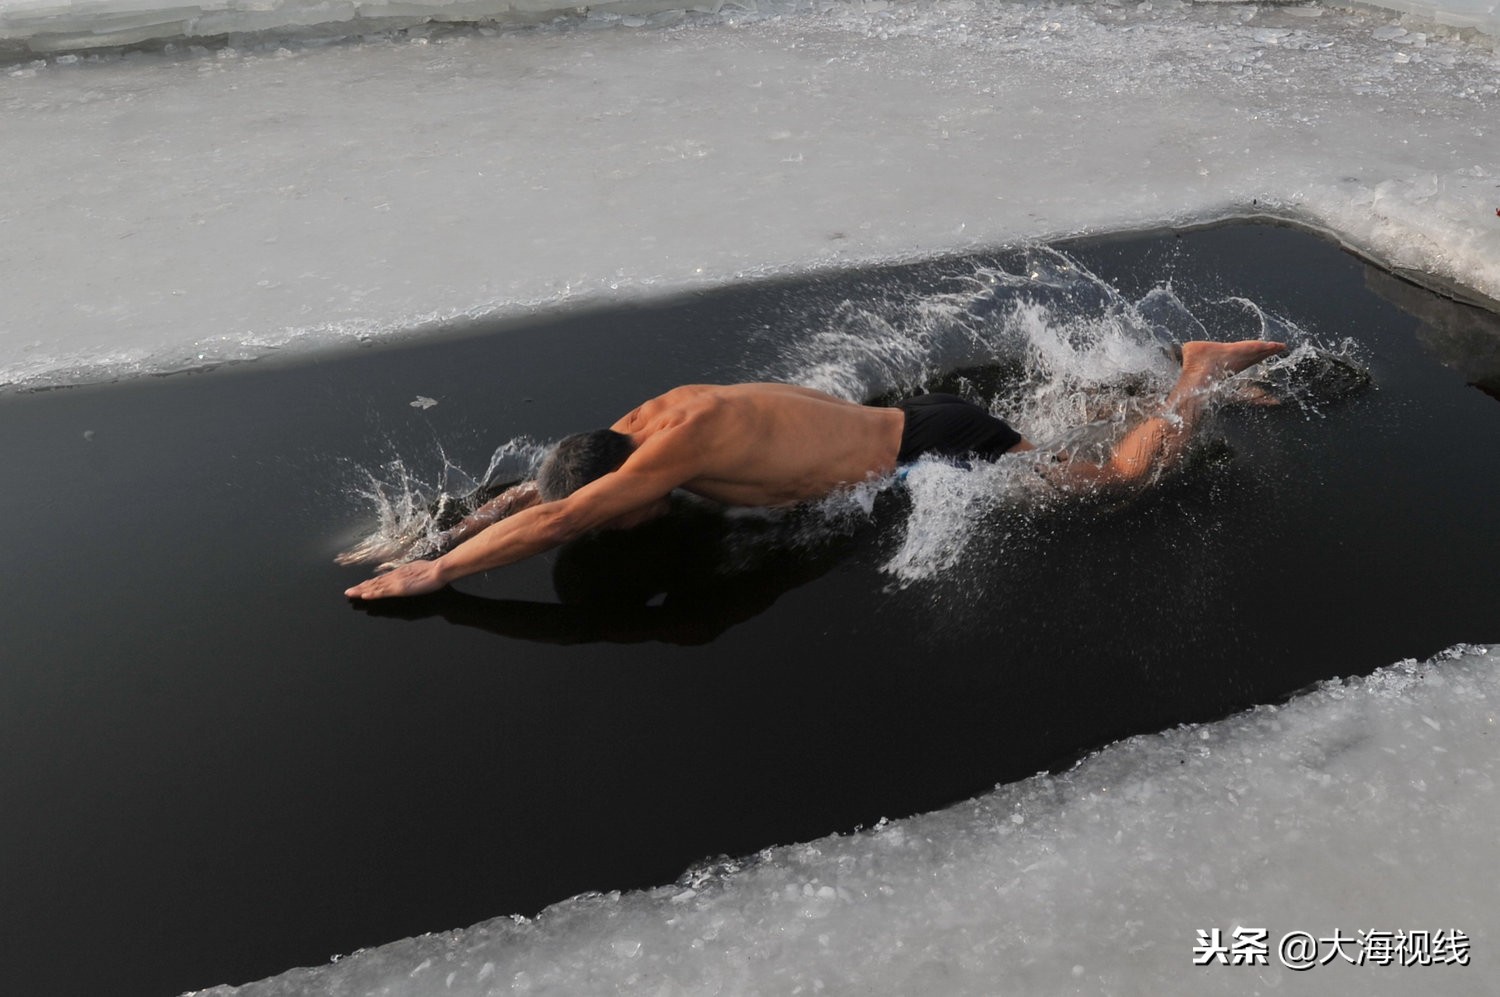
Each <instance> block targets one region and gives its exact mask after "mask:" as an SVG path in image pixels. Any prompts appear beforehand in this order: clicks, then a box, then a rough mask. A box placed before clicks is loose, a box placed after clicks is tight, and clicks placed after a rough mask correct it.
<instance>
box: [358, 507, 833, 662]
mask: <svg viewBox="0 0 1500 997" xmlns="http://www.w3.org/2000/svg"><path fill="white" fill-rule="evenodd" d="M778 525H779V524H778V523H777V522H776V521H773V520H746V519H739V520H735V519H730V518H728V517H725V516H723V515H721V514H719V513H718V512H716V511H712V510H709V509H706V508H704V507H703V506H702V505H701V504H699V503H695V502H690V501H683V500H680V499H679V500H677V501H676V502H675V503H674V508H673V510H672V513H671V514H670V515H669V516H668V517H666V518H664V519H660V520H656V521H654V522H651V523H647V524H646V525H644V526H638V527H636V528H635V529H632V530H617V531H608V532H602V533H596V534H593V535H591V536H588V537H585V538H583V539H581V540H577V541H574V542H573V543H570V544H568V545H566V546H564V547H562V548H561V549H559V550H558V551H557V553H556V555H555V559H554V563H553V569H552V584H553V588H554V590H555V592H556V595H557V599H558V601H556V602H543V601H536V600H525V599H489V598H484V597H482V596H477V595H471V594H468V593H464V592H459V591H456V590H454V589H451V588H450V589H445V590H443V591H441V592H436V593H433V594H432V595H429V596H424V597H422V598H418V599H404V600H388V601H380V602H355V603H353V606H354V608H355V609H357V610H359V611H361V612H364V613H368V614H369V615H370V616H375V617H382V618H386V619H403V620H425V619H431V618H439V619H442V620H445V621H447V622H448V623H452V624H456V625H459V626H465V627H473V628H474V629H476V630H482V631H485V632H488V633H491V634H495V635H497V636H501V637H509V638H512V639H516V640H529V641H537V642H540V643H545V644H560V645H571V644H587V643H596V642H608V643H616V644H635V643H641V642H645V641H659V642H661V643H665V644H680V645H700V644H707V643H709V642H710V641H712V640H714V639H715V638H717V637H719V636H720V635H722V634H723V633H724V632H725V631H727V630H729V629H730V628H731V627H734V626H736V625H738V624H740V623H744V622H745V621H746V620H749V619H751V618H753V617H755V616H758V615H760V614H761V613H763V612H765V611H767V610H768V609H770V608H771V606H772V605H773V604H774V603H775V602H776V600H777V599H779V598H781V596H783V595H785V594H786V593H787V592H790V591H791V590H792V589H795V588H798V587H800V586H802V585H806V584H808V583H809V582H812V581H814V580H815V579H817V578H819V577H821V576H822V575H823V574H825V573H826V572H828V571H829V570H830V569H831V568H832V567H833V566H834V565H835V564H836V563H838V562H839V560H840V559H841V558H842V557H843V556H844V555H845V554H846V553H847V544H845V543H837V542H831V541H830V540H829V539H826V538H824V539H820V541H819V542H818V543H817V544H816V546H815V547H808V546H804V547H802V548H801V549H786V548H780V547H775V546H771V544H773V543H774V541H775V539H776V537H777V535H782V536H783V537H784V536H785V531H784V530H781V529H778ZM767 534H770V536H768V535H767ZM840 539H842V538H840Z"/></svg>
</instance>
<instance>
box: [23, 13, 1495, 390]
mask: <svg viewBox="0 0 1500 997" xmlns="http://www.w3.org/2000/svg"><path fill="white" fill-rule="evenodd" d="M73 59H74V57H73V56H66V57H63V59H61V60H53V61H50V62H45V63H39V64H32V63H24V62H23V63H17V64H15V65H14V66H13V67H12V68H10V69H8V70H6V72H7V73H8V75H6V76H0V113H3V115H4V119H5V140H4V142H3V143H0V171H3V175H4V176H5V178H6V180H5V183H6V187H7V189H8V190H10V191H12V192H13V194H12V196H10V197H7V198H5V200H4V203H3V206H0V296H3V298H4V300H5V302H6V308H5V311H4V314H3V319H0V383H12V384H24V385H41V384H53V383H70V382H76V381H79V380H93V379H100V378H112V377H116V376H120V375H122V374H128V373H130V372H132V371H138V370H169V369H182V368H185V367H194V366H201V365H203V364H207V363H212V362H215V361H220V360H224V359H233V358H250V357H257V356H262V355H264V354H266V353H268V352H270V351H273V350H277V349H283V348H292V347H301V346H307V345H312V344H327V343H330V342H340V341H346V340H354V339H358V338H368V337H379V336H384V335H388V334H392V333H399V332H404V331H408V330H411V329H413V328H417V327H423V326H426V325H430V324H433V323H443V322H451V321H454V320H458V319H462V318H464V317H480V316H495V315H514V314H521V313H525V312H527V311H528V310H530V309H534V308H536V307H538V306H547V305H555V304H559V303H562V302H568V301H579V300H583V299H604V298H608V299H609V300H619V299H621V298H622V297H633V296H643V295H651V294H657V293H660V292H662V291H664V290H667V289H673V288H685V287H696V286H704V285H711V284H715V283H718V282H722V281H724V280H727V279H731V278H735V277H740V276H745V275H758V274H778V273H789V272H798V271H804V270H807V269H809V268H816V267H824V266H832V265H845V264H850V263H855V262H869V261H876V260H890V259H900V258H908V257H912V256H918V255H926V254H931V253H935V252H943V251H950V250H958V249H967V248H972V247H983V246H991V245H998V244H1004V243H1013V242H1015V241H1017V240H1020V239H1029V238H1046V237H1052V236H1058V235H1063V234H1070V233H1085V232H1101V231H1109V230H1114V229H1121V228H1131V227H1143V226H1152V225H1158V224H1162V223H1169V222H1170V223H1180V222H1190V221H1197V220H1204V219H1210V218H1215V217H1220V216H1226V215H1235V214H1244V213H1265V214H1273V215H1280V216H1285V217H1290V218H1296V219H1300V220H1303V221H1305V222H1308V223H1310V224H1313V225H1315V226H1321V227H1324V228H1326V229H1329V230H1331V231H1334V232H1336V233H1337V234H1338V236H1339V237H1340V238H1341V239H1343V240H1345V241H1346V242H1348V243H1349V244H1352V245H1354V246H1357V247H1359V248H1360V249H1361V250H1362V251H1364V252H1366V253H1369V254H1372V255H1373V256H1375V257H1377V258H1379V259H1382V260H1384V261H1385V262H1387V263H1389V264H1391V265H1394V266H1398V267H1410V268H1416V269H1418V270H1423V271H1427V272H1429V273H1431V274H1433V275H1435V276H1436V278H1437V279H1439V280H1442V281H1451V282H1456V283H1460V284H1464V285H1467V286H1468V287H1470V288H1472V289H1474V290H1477V291H1478V292H1481V293H1482V294H1485V295H1488V296H1490V297H1497V296H1500V263H1497V261H1500V217H1497V214H1496V212H1497V209H1500V187H1497V184H1500V171H1497V167H1496V155H1495V153H1496V150H1497V148H1500V146H1497V142H1496V138H1495V135H1494V124H1493V122H1494V121H1495V119H1496V109H1497V100H1500V98H1497V83H1500V57H1497V55H1496V53H1495V51H1494V47H1493V44H1492V43H1491V41H1490V40H1489V39H1487V38H1486V37H1484V36H1477V37H1471V38H1470V39H1469V40H1464V39H1463V38H1460V37H1458V36H1455V35H1454V34H1452V33H1451V32H1449V31H1446V30H1444V29H1441V28H1437V27H1434V26H1433V25H1430V24H1415V23H1414V24H1410V25H1406V24H1404V23H1403V22H1400V21H1399V20H1397V19H1396V18H1395V17H1394V16H1393V15H1389V14H1381V13H1371V12H1363V13H1351V12H1349V11H1345V10H1336V9H1331V8H1322V7H1309V8H1282V7H1257V6H1245V5H1218V4H1214V5H1202V6H1184V5H1182V4H1178V3H1173V2H1168V3H1162V4H1142V5H1139V6H1128V7H1127V6H1116V5H1111V4H1096V5H1060V6H1059V5H1050V4H1032V3H1018V4H1009V3H1002V4H977V3H971V2H967V0H955V2H916V3H909V4H902V5H894V6H892V5H886V4H883V3H881V4H871V5H861V6H849V5H829V6H828V7H826V8H824V9H822V10H821V11H820V12H807V13H802V14H795V15H786V16H780V17H769V18H768V17H761V16H751V15H744V14H734V13H725V14H723V15H721V16H720V17H719V18H717V19H711V20H709V21H707V22H703V23H698V22H694V23H690V24H684V25H679V26H677V27H674V28H667V29H654V28H653V29H648V30H635V31H632V30H627V29H617V30H589V29H588V28H587V27H583V28H575V29H570V30H556V29H542V30H536V31H523V32H513V33H502V34H499V35H498V36H495V37H486V36H483V35H480V34H477V33H473V32H460V33H458V34H455V35H448V36H442V35H439V36H437V37H434V38H432V39H428V38H426V37H414V38H406V37H404V36H399V37H397V38H396V39H395V40H379V39H377V40H375V41H372V42H370V43H368V44H353V45H339V46H334V47H331V48H323V49H318V48H308V47H305V46H295V45H294V46H293V47H291V48H288V49H279V50H278V49H276V48H275V46H274V44H273V45H272V46H271V47H270V48H255V47H252V48H250V49H247V50H244V51H240V50H237V49H233V48H222V49H218V50H215V51H203V50H199V51H198V52H197V53H180V54H176V55H151V54H134V55H128V56H124V57H115V56H106V57H102V59H101V61H97V62H94V61H88V60H84V61H81V62H74V61H72V60H73ZM61 63H66V64H61Z"/></svg>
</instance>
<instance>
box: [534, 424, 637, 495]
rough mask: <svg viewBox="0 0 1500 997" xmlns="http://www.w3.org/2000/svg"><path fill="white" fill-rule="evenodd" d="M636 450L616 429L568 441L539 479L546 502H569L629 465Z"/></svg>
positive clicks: (556, 449) (550, 456)
mask: <svg viewBox="0 0 1500 997" xmlns="http://www.w3.org/2000/svg"><path fill="white" fill-rule="evenodd" d="M634 449H635V446H634V445H633V444H632V443H631V442H630V437H628V436H626V435H625V434H623V433H617V432H615V431H614V430H612V429H596V430H594V431H593V432H589V433H574V434H573V435H572V436H567V437H564V438H563V439H562V440H561V441H559V442H558V444H557V446H555V447H553V448H552V452H551V453H549V454H548V455H547V459H546V460H544V461H542V466H541V469H540V470H539V471H537V475H536V485H537V491H538V492H539V493H540V494H541V496H542V501H543V502H556V501H557V500H558V499H563V498H567V497H568V496H569V495H572V494H573V493H574V492H576V491H578V489H580V488H582V487H583V486H584V485H586V484H588V483H589V482H590V481H593V480H594V479H595V478H601V477H603V476H604V475H606V474H608V473H609V472H611V471H614V470H616V469H618V468H619V466H620V465H621V464H623V463H625V459H626V458H627V457H629V456H630V454H631V452H632V451H633V450H634Z"/></svg>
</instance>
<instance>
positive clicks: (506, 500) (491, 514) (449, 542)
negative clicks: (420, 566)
mask: <svg viewBox="0 0 1500 997" xmlns="http://www.w3.org/2000/svg"><path fill="white" fill-rule="evenodd" d="M541 500H542V496H541V494H540V493H539V492H538V490H537V486H536V482H535V481H523V482H521V483H520V484H518V485H513V486H511V487H510V488H507V489H506V490H505V491H503V492H501V493H500V494H499V495H496V496H495V497H494V498H492V499H490V500H489V501H488V502H486V503H485V504H484V505H482V506H480V507H479V508H478V509H475V510H474V511H473V512H471V513H470V514H469V515H467V516H465V517H464V518H463V519H462V520H460V521H459V523H458V524H457V525H456V526H454V527H452V528H451V529H447V530H444V531H443V532H442V533H441V534H439V535H438V538H437V550H436V551H434V553H435V554H446V553H448V551H450V550H452V549H453V548H455V547H457V546H458V545H459V544H461V543H463V542H464V541H465V540H468V539H469V538H470V537H472V536H474V535H475V534H478V533H480V532H482V531H483V530H485V529H486V528H487V527H490V526H493V525H494V524H495V523H497V522H499V521H500V520H502V519H505V518H506V517H507V516H514V515H515V514H516V513H518V512H521V511H522V510H523V509H529V508H531V507H532V506H534V505H536V504H537V503H538V502H540V501H541Z"/></svg>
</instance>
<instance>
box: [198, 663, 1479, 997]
mask: <svg viewBox="0 0 1500 997" xmlns="http://www.w3.org/2000/svg"><path fill="white" fill-rule="evenodd" d="M1497 666H1500V648H1495V647H1491V648H1483V647H1468V648H1457V649H1454V650H1453V651H1450V652H1447V653H1445V654H1443V655H1439V656H1438V658H1437V659H1436V660H1433V661H1430V662H1426V663H1418V662H1415V661H1404V662H1401V663H1398V664H1396V665H1393V666H1390V667H1388V668H1384V669H1381V670H1380V671H1377V672H1376V673H1374V674H1373V675H1370V676H1368V677H1365V678H1352V679H1348V680H1345V681H1342V682H1339V681H1332V682H1325V683H1323V684H1321V685H1320V686H1318V687H1317V688H1316V689H1315V690H1313V691H1310V692H1308V693H1305V694H1303V695H1300V696H1298V697H1296V698H1294V699H1292V700H1291V701H1290V702H1288V703H1286V704H1285V705H1282V706H1260V707H1256V708H1255V709H1253V710H1250V711H1248V712H1246V713H1242V714H1239V715H1237V716H1233V717H1230V718H1229V719H1226V720H1223V721H1220V722H1217V723H1211V724H1201V725H1190V726H1184V727H1179V728H1176V729H1174V730H1169V731H1166V732H1164V733H1161V734H1153V735H1148V736H1141V737H1134V738H1131V739H1129V740H1127V741H1123V742H1120V743H1117V744H1114V745H1111V746H1110V747H1108V748H1105V749H1104V750H1102V751H1100V752H1098V753H1097V754H1095V755H1093V756H1091V757H1089V758H1087V759H1085V760H1084V761H1083V762H1081V763H1080V764H1078V765H1077V766H1076V767H1074V768H1073V769H1071V770H1070V771H1067V772H1064V773H1061V774H1058V775H1038V776H1036V777H1034V778H1032V779H1028V780H1025V781H1023V782H1019V783H1013V784H1011V785H1007V786H1003V787H999V788H997V789H995V790H994V791H993V792H991V793H989V794H987V795H984V796H981V797H979V798H977V799H975V800H972V801H969V802H966V803H961V804H959V805H957V806H954V807H951V808H949V809H947V810H943V811H939V812H935V813H930V814H924V815H922V816H919V817H912V818H909V819H904V820H894V821H888V822H882V823H881V824H880V826H877V827H875V828H870V829H865V830H861V831H857V832H855V833H852V834H848V835H842V836H833V837H827V838H822V839H819V840H817V841H812V842H808V843H806V844H800V845H790V846H785V847H779V848H771V849H767V850H766V851H763V852H761V853H759V854H758V855H755V856H753V857H750V858H748V859H745V860H742V861H728V862H720V863H718V864H713V865H706V866H704V867H702V868H700V869H695V870H690V871H689V872H688V873H687V874H685V875H684V876H683V878H682V879H681V880H680V881H679V882H678V883H676V884H674V885H671V886H664V887H661V888H659V889H654V890H650V891H645V892H639V893H629V894H624V895H621V894H608V895H586V896H580V897H575V898H573V899H571V900H567V901H565V902H563V903H560V904H557V905H555V906H553V907H551V908H549V909H548V910H546V911H545V912H543V913H542V914H541V915H540V916H539V917H537V918H535V919H526V918H498V919H496V920H492V921H487V922H485V923H482V924H478V925H475V926H474V927H472V928H468V929H466V930H462V931H452V932H445V933H441V934H430V935H424V936H422V937H419V938H411V939H406V940H404V941H399V942H395V943H392V944H389V945H383V946H381V947H379V948H375V949H370V950H366V951H362V952H358V953H355V954H353V955H351V956H348V957H346V958H344V959H342V960H340V961H338V962H335V963H333V964H331V965H327V966H324V967H321V968H315V969H297V970H293V971H291V972H288V973H285V974H283V975H281V976H277V977H274V978H272V979H269V980H265V981H262V982H259V983H255V984H250V985H248V986H244V987H239V988H231V987H220V988H215V989H213V990H209V991H203V992H202V993H203V994H204V995H210V994H211V995H214V997H229V995H240V997H285V995H299V997H301V995H325V994H326V995H340V997H343V995H355V994H359V995H372V997H373V995H394V994H402V995H411V997H423V995H428V994H431V995H439V994H441V995H454V997H459V995H463V997H471V995H481V994H483V995H499V994H559V995H561V994H566V995H589V994H615V993H636V994H653V995H655V994H660V995H676V994H715V993H721V994H778V995H780V994H817V993H823V994H854V993H859V994H976V995H977V994H984V995H990V994H997V993H1014V994H1071V993H1086V994H1095V993H1108V994H1116V995H1121V994H1126V995H1129V994H1141V995H1153V997H1155V995H1174V994H1183V995H1194V997H1196V995H1203V994H1251V993H1276V994H1281V993H1286V994H1310V995H1318V997H1338V995H1351V997H1354V995H1357V997H1371V995H1384V994H1390V995H1398V994H1399V995H1405V994H1410V993H1413V992H1417V991H1419V990H1420V991H1425V992H1432V993H1443V994H1480V993H1491V992H1493V989H1492V988H1493V984H1494V978H1493V968H1492V967H1493V964H1494V963H1493V960H1494V954H1493V951H1492V950H1491V946H1492V945H1493V943H1494V940H1495V939H1496V938H1500V907H1497V906H1496V905H1495V903H1494V902H1493V897H1492V896H1491V894H1490V891H1489V890H1488V889H1485V888H1480V889H1476V888H1475V878H1476V877H1479V878H1480V879H1481V880H1483V881H1485V882H1488V878H1489V877H1490V875H1491V871H1492V870H1493V869H1494V868H1495V864H1496V861H1497V859H1500V848H1497V838H1496V835H1495V827H1496V823H1497V821H1500V792H1497V780H1500V752H1497V751H1496V739H1497V738H1500V730H1497V726H1496V716H1497V713H1500V667H1497ZM1254 928H1261V929H1265V931H1266V932H1267V937H1268V939H1269V944H1270V952H1269V958H1268V960H1267V964H1266V965H1219V964H1213V965H1207V966H1201V967H1195V966H1194V965H1193V959H1194V946H1195V945H1196V944H1197V943H1198V935H1197V932H1198V930H1200V929H1201V930H1204V931H1206V932H1208V931H1212V930H1213V929H1219V931H1220V932H1221V934H1222V938H1223V939H1225V940H1228V939H1230V938H1232V936H1233V933H1234V932H1235V931H1236V929H1254ZM1439 930H1442V931H1453V930H1457V931H1459V932H1463V933H1464V934H1465V935H1466V936H1467V937H1468V938H1469V939H1471V940H1472V942H1473V951H1472V953H1471V957H1470V965H1467V966H1464V965H1459V964H1444V965H1430V966H1419V965H1411V966H1406V967H1401V966H1390V965H1384V966H1382V965H1375V964H1367V965H1363V966H1356V965H1353V964H1351V963H1349V962H1348V961H1347V959H1348V958H1354V957H1356V956H1357V953H1358V950H1359V948H1360V947H1359V946H1356V945H1353V944H1345V945H1343V946H1342V951H1343V955H1342V956H1338V955H1335V956H1334V958H1333V960H1332V962H1330V963H1328V964H1326V965H1315V966H1313V967H1312V968H1311V969H1308V970H1305V971H1302V972H1293V971H1291V970H1289V969H1287V968H1285V967H1284V966H1283V965H1282V964H1281V960H1280V958H1279V956H1278V954H1277V950H1276V946H1277V943H1278V942H1279V940H1280V939H1281V938H1282V937H1284V936H1285V935H1286V934H1288V933H1289V932H1293V931H1306V932H1308V933H1309V934H1311V935H1312V936H1314V938H1315V939H1319V940H1322V939H1328V938H1332V937H1334V935H1335V933H1336V932H1338V933H1341V934H1342V936H1344V937H1345V938H1359V937H1360V934H1359V933H1360V932H1370V931H1375V932H1384V931H1389V932H1392V933H1395V932H1397V931H1400V932H1403V933H1405V934H1407V935H1410V934H1412V933H1415V932H1422V931H1429V932H1433V933H1435V932H1437V931H1439ZM1331 948H1332V946H1331V945H1329V944H1323V945H1321V946H1320V951H1319V955H1320V956H1326V955H1327V954H1328V952H1329V951H1330V950H1331ZM1448 954H1449V956H1450V957H1451V956H1455V955H1456V952H1454V951H1453V950H1450V951H1449V953H1448Z"/></svg>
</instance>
